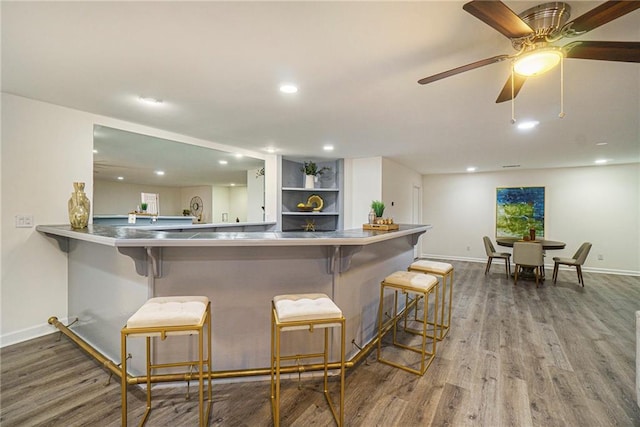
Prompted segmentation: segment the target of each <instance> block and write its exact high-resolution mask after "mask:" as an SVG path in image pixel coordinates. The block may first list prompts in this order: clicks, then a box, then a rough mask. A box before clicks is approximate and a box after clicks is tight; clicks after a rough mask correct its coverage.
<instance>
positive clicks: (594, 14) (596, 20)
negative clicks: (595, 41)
mask: <svg viewBox="0 0 640 427" xmlns="http://www.w3.org/2000/svg"><path fill="white" fill-rule="evenodd" d="M638 8H640V2H639V1H637V0H633V1H617V0H609V1H607V2H604V3H602V4H601V5H600V6H597V7H595V8H593V9H591V10H590V11H588V12H587V13H585V14H583V15H580V16H578V17H577V18H576V19H574V20H573V21H571V22H568V23H567V24H566V25H565V26H564V28H567V29H568V30H569V32H570V33H577V34H581V33H586V32H587V31H591V30H593V29H594V28H598V27H599V26H601V25H604V24H606V23H607V22H610V21H613V20H614V19H617V18H620V17H621V16H623V15H626V14H627V13H629V12H633V11H634V10H636V9H638Z"/></svg>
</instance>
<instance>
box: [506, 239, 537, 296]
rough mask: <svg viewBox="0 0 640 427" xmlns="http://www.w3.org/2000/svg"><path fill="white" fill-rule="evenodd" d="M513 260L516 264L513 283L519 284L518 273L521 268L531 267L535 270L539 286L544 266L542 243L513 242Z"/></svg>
mask: <svg viewBox="0 0 640 427" xmlns="http://www.w3.org/2000/svg"><path fill="white" fill-rule="evenodd" d="M513 262H514V264H515V265H516V271H515V274H514V276H513V284H514V285H517V284H518V273H519V272H520V270H521V269H523V268H527V269H529V268H531V269H533V271H534V272H535V276H536V288H537V287H538V281H539V279H540V278H541V277H542V271H543V270H542V268H543V266H544V255H543V251H542V245H541V244H540V243H533V242H515V243H514V244H513Z"/></svg>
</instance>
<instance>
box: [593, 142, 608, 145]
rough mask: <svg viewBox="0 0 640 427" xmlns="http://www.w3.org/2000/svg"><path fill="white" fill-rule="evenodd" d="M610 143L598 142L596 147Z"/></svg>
mask: <svg viewBox="0 0 640 427" xmlns="http://www.w3.org/2000/svg"><path fill="white" fill-rule="evenodd" d="M607 144H608V142H596V145H607Z"/></svg>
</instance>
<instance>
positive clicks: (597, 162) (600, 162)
mask: <svg viewBox="0 0 640 427" xmlns="http://www.w3.org/2000/svg"><path fill="white" fill-rule="evenodd" d="M608 161H609V160H607V159H598V160H596V161H595V162H593V163H595V164H596V165H604V164H605V163H607V162H608Z"/></svg>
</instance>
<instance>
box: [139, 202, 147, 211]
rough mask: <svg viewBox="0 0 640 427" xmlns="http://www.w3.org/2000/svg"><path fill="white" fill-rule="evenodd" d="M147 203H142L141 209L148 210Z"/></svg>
mask: <svg viewBox="0 0 640 427" xmlns="http://www.w3.org/2000/svg"><path fill="white" fill-rule="evenodd" d="M147 206H148V205H147V204H146V203H140V209H141V210H142V212H146V211H147Z"/></svg>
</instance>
